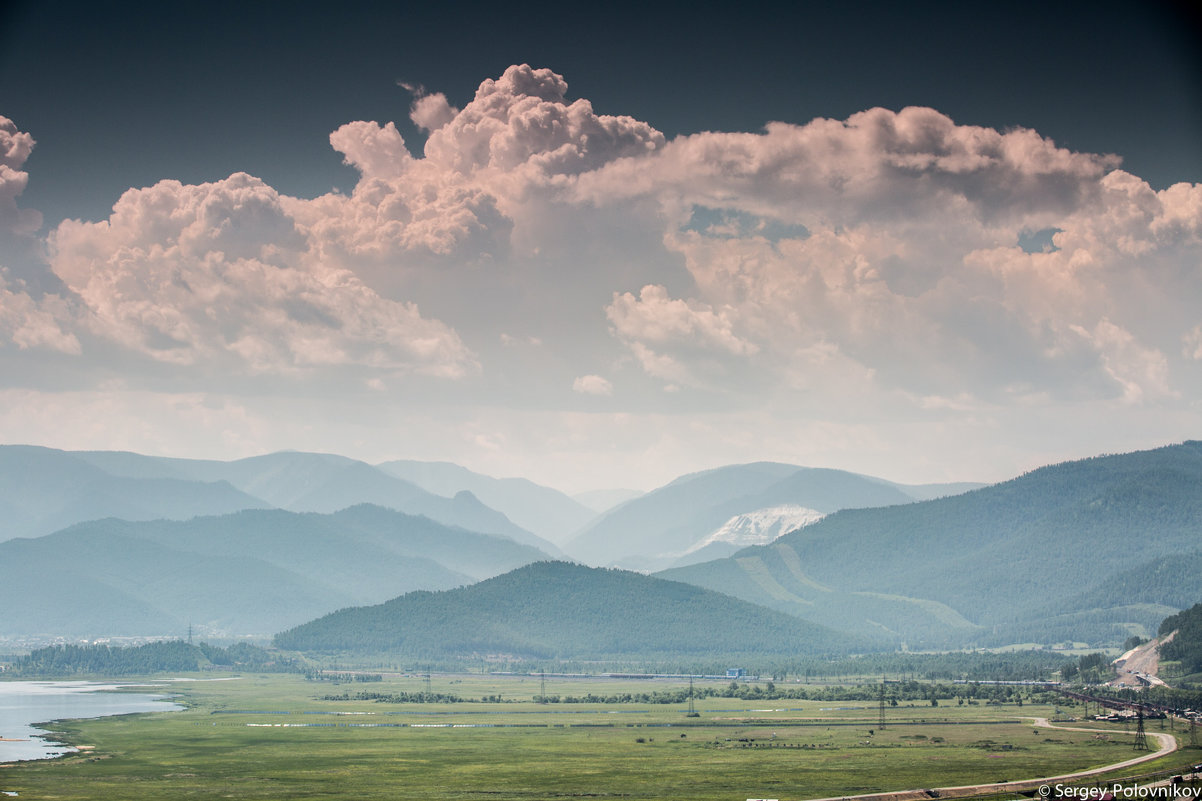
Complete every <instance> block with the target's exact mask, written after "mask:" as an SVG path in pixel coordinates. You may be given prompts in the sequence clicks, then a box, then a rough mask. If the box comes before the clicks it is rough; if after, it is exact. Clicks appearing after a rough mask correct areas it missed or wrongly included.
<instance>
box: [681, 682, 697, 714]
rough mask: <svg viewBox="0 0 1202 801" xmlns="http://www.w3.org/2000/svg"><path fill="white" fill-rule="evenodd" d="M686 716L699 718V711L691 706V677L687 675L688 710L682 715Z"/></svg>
mask: <svg viewBox="0 0 1202 801" xmlns="http://www.w3.org/2000/svg"><path fill="white" fill-rule="evenodd" d="M684 716H685V717H686V718H699V717H701V713H700V712H698V711H697V710H696V709H694V708H693V677H692V676H689V711H688V712H686V713H685V715H684Z"/></svg>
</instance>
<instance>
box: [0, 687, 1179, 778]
mask: <svg viewBox="0 0 1202 801" xmlns="http://www.w3.org/2000/svg"><path fill="white" fill-rule="evenodd" d="M721 683H722V684H725V682H721ZM540 686H541V685H540V682H539V678H538V677H514V676H509V677H496V676H468V675H457V676H456V675H435V676H433V677H432V678H431V679H430V680H429V689H430V690H431V691H432V692H435V693H438V692H443V693H454V694H456V695H459V696H463V697H472V698H482V697H484V696H493V695H500V696H501V697H502V699H505V701H504V702H502V703H480V702H475V703H470V704H468V703H463V704H394V703H380V702H374V701H353V700H352V701H347V700H322V698H321V696H325V695H330V694H341V693H343V692H348V693H350V694H351V695H354V694H355V693H358V692H361V691H367V692H378V693H400V692H410V693H413V692H423V691H425V690H426V689H427V680H426V679H425V678H423V677H421V676H408V677H388V678H386V679H385V680H384V681H382V682H371V683H361V682H352V683H343V684H339V685H334V684H331V683H328V682H308V681H305V680H304V679H303V678H302V677H300V676H280V675H271V676H265V675H247V676H244V677H241V678H238V679H235V680H230V681H197V682H189V683H181V684H179V685H173V687H172V689H173V690H176V691H178V692H180V693H181V695H182V697H181V699H180V700H181V701H182V702H183V703H186V704H187V705H188V706H189V708H188V709H187V711H184V712H166V713H156V714H152V715H137V716H125V717H119V718H106V719H100V720H90V721H72V722H67V723H63V724H59V725H57V726H56V729H57V730H58V731H60V732H62V733H63V735H65V737H66V739H67V740H69V741H70V742H71V743H73V744H75V745H84V746H91V748H90V749H88V750H85V751H83V752H81V753H79V754H76V755H72V756H68V757H64V758H60V759H57V760H50V761H42V762H30V763H22V764H18V765H13V766H7V767H0V791H8V792H17V793H19V797H20V798H39V799H106V800H109V799H111V800H115V801H119V800H120V799H131V800H136V801H146V800H147V799H181V798H204V799H211V798H237V799H377V798H378V799H427V800H428V799H434V800H438V801H441V800H443V799H500V800H505V799H515V800H524V799H532V800H533V799H563V798H629V799H689V800H690V801H705V800H706V799H722V800H723V801H729V800H730V799H737V800H738V801H741V800H742V799H746V798H777V799H782V801H784V800H785V799H806V798H818V797H824V796H838V795H850V794H856V793H868V792H877V791H886V790H902V789H913V788H922V787H940V786H951V785H962V784H970V783H977V782H990V781H998V780H1002V779H1010V780H1014V779H1021V778H1034V777H1038V776H1050V775H1056V774H1061V773H1067V772H1069V771H1072V770H1077V769H1083V768H1087V767H1092V766H1100V765H1106V764H1111V763H1115V762H1119V761H1121V760H1124V759H1127V758H1129V757H1131V756H1132V755H1133V750H1132V736H1131V735H1130V734H1129V733H1124V732H1123V729H1122V727H1121V726H1118V727H1114V728H1112V729H1111V730H1110V731H1108V732H1105V733H1102V734H1094V733H1088V732H1069V731H1056V730H1050V729H1042V728H1034V727H1033V726H1032V725H1031V723H1030V720H1029V718H1031V717H1035V716H1039V717H1049V718H1051V717H1053V716H1054V715H1055V713H1056V710H1055V709H1053V708H1052V707H1046V706H1036V705H1026V706H1023V707H1017V706H1010V705H1007V706H986V705H979V706H970V705H967V704H966V705H963V706H956V705H954V704H951V705H949V704H946V703H944V704H942V705H941V706H939V707H931V706H928V705H915V706H907V705H902V706H899V707H897V708H890V709H889V710H888V711H887V723H886V727H885V729H884V730H881V729H880V727H879V718H878V715H879V712H878V709H877V706H876V704H875V703H864V702H833V703H832V702H813V701H768V702H756V701H752V702H748V701H741V700H735V699H729V698H711V699H705V700H703V701H698V702H697V703H696V708H697V711H698V713H699V716H698V717H694V718H690V717H686V716H685V706H684V705H683V704H667V705H657V704H647V703H637V702H636V703H628V704H546V705H542V704H537V703H534V702H533V700H532V699H533V697H534V696H536V695H538V694H539V693H540ZM681 686H682V682H681V681H679V680H675V681H673V680H654V681H652V680H618V679H613V680H601V679H594V680H583V679H560V678H550V677H548V679H547V680H546V692H547V694H548V695H556V694H558V695H577V696H580V695H585V694H587V693H589V692H593V693H596V694H603V695H609V694H614V693H621V692H634V693H639V692H650V691H653V690H663V689H670V688H679V687H681ZM698 686H702V685H701V684H700V683H699V684H698ZM1154 730H1155V729H1154ZM1187 753H1188V752H1187ZM1190 758H1191V757H1190V756H1188V755H1181V756H1179V757H1178V758H1177V761H1179V762H1186V761H1188V760H1189V759H1190ZM1192 758H1193V759H1194V761H1197V759H1198V757H1197V753H1196V752H1194V753H1193V756H1192Z"/></svg>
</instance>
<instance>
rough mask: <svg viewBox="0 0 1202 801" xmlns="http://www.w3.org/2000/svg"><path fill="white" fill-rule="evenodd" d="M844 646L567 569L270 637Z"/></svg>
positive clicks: (566, 649)
mask: <svg viewBox="0 0 1202 801" xmlns="http://www.w3.org/2000/svg"><path fill="white" fill-rule="evenodd" d="M853 643H854V641H853V640H851V639H850V638H847V637H845V636H843V635H841V634H838V633H836V632H833V631H830V630H827V629H824V628H822V627H821V626H815V625H813V624H810V623H807V622H805V621H803V620H798V619H797V618H795V617H792V616H790V615H784V614H781V613H778V612H773V611H771V610H768V609H764V608H763V607H760V606H756V605H755V604H749V603H746V602H744V601H740V600H738V599H735V598H730V597H728V596H724V595H721V594H719V593H715V592H710V591H708V590H703V589H700V588H698V587H693V586H690V585H688V584H681V583H678V582H672V581H664V580H662V579H656V578H652V577H650V576H644V575H641V574H638V573H631V572H628V571H622V570H613V569H603V568H590V567H585V566H583V565H578V564H571V563H568V562H541V563H535V564H530V565H527V566H525V567H521V568H518V569H516V570H513V571H511V572H509V573H506V574H504V575H501V576H497V577H495V578H492V579H489V580H487V581H483V582H481V583H479V584H474V585H472V586H470V587H462V588H460V589H456V590H449V591H445V592H414V593H409V594H407V595H404V596H401V597H399V598H394V599H393V600H390V601H388V602H386V603H383V604H379V605H376V606H370V607H361V608H356V609H344V610H341V611H339V612H335V613H333V614H330V615H327V616H325V617H323V618H320V619H318V620H314V621H312V622H309V623H306V624H304V625H301V626H297V627H296V628H293V629H290V630H288V631H286V632H282V633H281V634H279V635H277V636H276V638H275V644H276V645H277V646H278V647H280V648H284V649H288V650H298V651H309V652H315V651H320V652H332V653H342V652H346V653H360V654H381V653H388V654H392V655H402V656H410V657H451V658H462V657H471V656H473V655H475V656H485V655H506V656H511V657H515V658H523V659H606V658H631V657H640V658H671V657H682V656H684V657H692V658H696V657H698V656H708V657H716V656H718V655H722V654H731V655H735V654H741V655H747V654H776V655H783V654H787V655H797V654H826V653H836V652H840V651H843V650H845V649H847V648H848V647H850V646H851V645H852V644H853Z"/></svg>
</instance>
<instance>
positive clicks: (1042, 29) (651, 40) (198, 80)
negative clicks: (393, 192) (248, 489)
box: [0, 0, 1202, 225]
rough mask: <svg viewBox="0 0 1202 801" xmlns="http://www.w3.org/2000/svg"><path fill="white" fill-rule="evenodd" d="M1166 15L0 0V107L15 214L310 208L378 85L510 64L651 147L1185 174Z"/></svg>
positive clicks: (1194, 59) (1201, 82)
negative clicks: (726, 143)
mask: <svg viewBox="0 0 1202 801" xmlns="http://www.w3.org/2000/svg"><path fill="white" fill-rule="evenodd" d="M1186 5H1187V4H1184V3H1182V4H1174V3H1164V2H1161V3H1147V2H1139V3H1137V2H1114V1H1113V0H1109V1H1103V2H1089V3H1080V2H1070V3H1031V2H1019V3H1005V4H994V5H990V6H983V5H981V4H976V3H959V2H937V3H930V2H922V3H884V2H846V3H821V4H818V3H811V4H806V3H799V4H795V5H793V6H792V7H791V8H784V9H782V7H781V6H780V5H779V4H750V5H748V4H742V5H739V6H737V7H736V6H735V5H733V4H730V5H725V6H718V5H705V4H694V3H690V4H680V3H641V4H621V3H619V4H608V3H606V4H602V3H592V4H568V5H562V6H551V5H547V4H538V5H533V4H521V5H515V4H504V3H492V4H481V3H460V4H449V5H445V6H439V7H437V8H433V7H431V5H430V4H412V3H363V2H339V3H320V4H318V3H263V2H258V3H256V2H249V3H246V2H239V3H230V2H206V3H203V4H199V3H197V4H175V3H76V2H20V1H18V2H8V3H6V4H4V5H3V6H0V87H2V88H0V114H3V115H5V116H8V117H10V118H12V119H13V120H14V121H15V122H16V123H17V125H18V126H19V127H20V128H21V130H25V131H28V132H30V133H31V134H32V135H33V136H34V137H35V139H36V140H37V142H38V145H37V149H36V150H35V151H34V155H33V156H32V157H31V158H30V160H29V162H28V164H27V165H26V169H27V170H28V171H29V172H30V185H29V188H28V189H27V191H26V193H25V194H24V196H23V201H22V203H23V205H24V206H26V207H30V208H36V209H40V210H42V211H43V212H44V213H45V214H46V218H47V219H46V221H47V224H48V225H52V224H54V223H55V222H57V220H58V219H61V218H62V217H65V216H78V217H83V218H85V219H98V218H101V217H103V216H105V214H106V213H107V210H108V209H109V207H110V206H111V204H112V203H113V201H114V200H115V199H116V197H117V196H118V195H119V194H120V193H121V191H123V190H124V189H125V188H128V187H131V186H145V185H149V184H151V183H154V182H155V181H157V180H160V179H162V178H168V177H171V178H178V179H180V180H182V181H185V182H197V181H202V180H215V179H219V178H222V177H225V176H228V175H229V174H230V173H232V172H235V171H246V172H250V173H252V174H254V175H256V176H259V177H262V178H263V179H264V180H266V181H267V182H268V183H270V184H271V185H273V186H275V187H277V188H279V189H280V190H282V191H285V192H288V193H292V194H296V195H299V196H306V197H308V196H313V195H315V194H318V193H321V192H324V191H327V190H328V189H329V188H331V187H332V186H338V187H341V188H343V189H349V188H350V187H351V186H352V185H353V182H354V179H355V173H354V172H353V171H352V170H350V169H349V168H347V167H344V166H343V165H341V164H340V159H339V157H338V155H337V154H336V153H334V152H333V151H332V150H331V149H330V148H329V144H328V141H327V137H328V135H329V133H330V132H331V131H333V130H334V129H335V128H337V127H338V126H339V125H341V124H342V123H344V122H347V121H350V120H356V119H371V120H379V121H381V122H383V121H385V120H395V121H396V122H397V123H398V125H399V126H400V128H401V130H402V133H404V134H405V135H406V139H407V141H408V143H409V145H410V147H413V146H414V145H415V144H416V143H418V142H420V137H419V136H418V134H417V132H416V131H415V130H414V129H413V126H412V125H411V123H409V121H408V119H407V117H406V112H407V106H408V102H409V96H408V94H407V93H406V92H405V91H404V90H403V89H401V88H400V87H398V86H397V82H398V81H405V82H409V83H414V84H421V85H423V86H425V87H426V88H427V89H429V90H430V91H440V92H444V93H445V94H446V95H447V96H448V98H449V99H450V100H451V102H452V103H455V104H457V105H462V104H463V103H465V102H466V101H467V100H469V99H470V98H471V96H472V94H473V92H474V90H475V88H476V86H477V85H478V84H479V83H480V81H481V80H483V79H485V78H489V77H496V76H498V75H500V73H501V72H502V71H503V70H504V69H505V68H506V67H507V66H508V65H510V64H514V63H523V62H526V63H530V64H531V65H532V66H536V67H538V66H547V67H551V68H552V69H554V70H555V71H557V72H559V73H560V74H562V75H563V76H564V77H565V78H566V79H567V81H568V83H569V87H570V96H572V97H587V98H589V99H590V100H591V101H592V102H593V104H594V106H595V107H596V109H597V110H598V111H599V112H601V113H606V114H625V115H630V116H633V117H635V118H637V119H640V120H643V121H645V122H648V123H650V124H652V125H654V126H655V127H657V128H658V129H660V130H661V131H663V132H664V133H665V134H667V135H668V136H669V137H671V136H673V135H674V134H677V133H690V132H696V131H699V130H732V131H733V130H745V131H754V130H758V129H759V128H760V127H762V125H763V124H764V123H765V122H768V121H770V120H782V121H786V122H794V123H804V122H806V121H808V120H810V119H812V118H814V117H819V116H823V117H834V118H838V119H844V118H846V117H847V116H848V115H849V114H852V113H854V112H856V111H859V110H863V109H865V108H870V107H873V106H884V107H886V108H890V109H899V108H901V107H903V106H907V105H928V106H932V107H935V108H937V109H939V110H940V111H942V112H944V113H946V114H948V115H950V116H951V117H952V118H953V119H954V120H955V121H956V122H958V123H961V124H979V125H987V126H991V127H996V128H999V129H1006V128H1010V127H1014V126H1026V127H1032V128H1035V129H1037V130H1038V131H1039V132H1040V133H1041V134H1043V135H1044V136H1048V137H1051V138H1053V139H1054V140H1056V142H1057V143H1058V144H1060V145H1062V146H1065V147H1068V148H1070V149H1073V150H1078V151H1091V152H1112V153H1117V154H1119V155H1121V156H1122V157H1123V159H1124V166H1125V168H1126V169H1128V170H1129V171H1131V172H1134V173H1136V174H1137V175H1140V176H1141V177H1143V178H1145V179H1146V180H1148V181H1149V182H1150V183H1151V184H1152V185H1153V186H1154V187H1158V188H1159V187H1164V186H1167V185H1169V184H1171V183H1174V182H1176V181H1180V180H1187V181H1199V180H1202V55H1200V49H1199V39H1198V29H1197V27H1196V22H1195V21H1194V20H1192V19H1191V18H1190V17H1189V16H1188V15H1187V14H1186V13H1185V8H1186Z"/></svg>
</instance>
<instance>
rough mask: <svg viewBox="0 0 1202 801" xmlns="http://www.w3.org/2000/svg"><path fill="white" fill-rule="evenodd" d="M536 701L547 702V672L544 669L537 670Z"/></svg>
mask: <svg viewBox="0 0 1202 801" xmlns="http://www.w3.org/2000/svg"><path fill="white" fill-rule="evenodd" d="M538 702H539V703H540V704H545V703H547V672H546V671H545V670H540V671H539V672H538Z"/></svg>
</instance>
